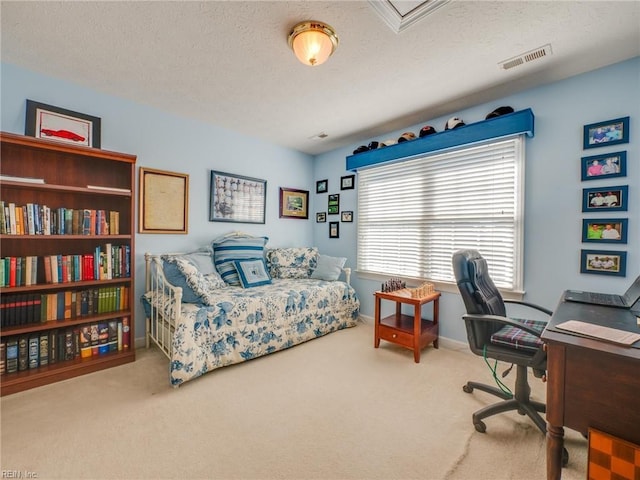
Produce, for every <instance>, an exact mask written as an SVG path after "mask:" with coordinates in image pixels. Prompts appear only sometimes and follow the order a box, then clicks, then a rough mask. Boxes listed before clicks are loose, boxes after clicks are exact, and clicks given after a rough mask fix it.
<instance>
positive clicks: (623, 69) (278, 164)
mask: <svg viewBox="0 0 640 480" xmlns="http://www.w3.org/2000/svg"><path fill="white" fill-rule="evenodd" d="M0 74H1V77H0V79H1V82H2V83H1V102H2V112H1V119H0V121H1V123H0V128H1V129H2V130H3V131H8V132H14V133H23V132H24V117H25V99H27V98H28V99H32V100H36V101H39V102H43V103H48V104H52V105H57V106H60V107H64V108H67V109H70V110H75V111H79V112H84V113H87V114H91V115H95V116H98V117H100V118H101V119H102V148H104V149H109V150H115V151H121V152H125V153H131V154H135V155H137V156H138V166H144V167H149V168H158V169H164V170H171V171H176V172H181V173H187V174H189V176H190V195H189V211H190V214H189V234H188V235H140V234H139V235H136V262H137V266H136V297H139V295H140V294H141V293H142V287H143V280H142V279H143V261H142V255H143V253H144V252H145V251H152V252H165V251H184V250H187V249H191V248H196V247H198V246H201V245H204V244H206V243H208V242H209V241H210V240H211V239H213V238H215V237H216V236H218V235H221V234H224V233H227V232H229V231H233V230H242V231H245V232H248V233H252V234H255V235H267V236H268V237H269V238H270V242H269V245H270V246H293V245H296V246H297V245H316V246H318V247H319V249H320V251H321V252H323V253H326V254H329V255H340V256H347V257H348V263H347V266H351V267H355V263H356V237H355V232H356V222H357V219H358V213H357V208H356V192H357V190H342V191H341V190H340V177H341V176H343V175H347V174H349V173H350V172H347V171H346V170H345V158H346V156H348V155H350V154H351V152H352V150H353V149H354V148H355V147H357V146H358V145H359V144H367V143H368V142H369V141H370V140H373V139H369V138H365V139H362V141H361V142H358V145H356V144H354V145H350V146H349V147H346V148H342V149H337V150H334V151H332V152H329V153H326V154H323V155H319V156H317V157H316V158H315V159H314V158H313V157H310V156H308V155H305V154H302V153H300V152H296V151H293V150H289V149H285V148H281V147H277V146H274V145H271V144H269V143H266V142H263V141H261V140H258V139H255V138H251V137H247V136H243V135H239V134H237V133H234V132H230V131H227V130H224V129H222V128H218V127H216V126H212V125H208V124H204V123H202V122H196V121H193V120H190V119H186V118H181V117H178V116H175V115H171V114H168V113H166V112H162V111H158V110H156V109H153V108H151V107H148V106H145V105H140V104H137V103H134V102H130V101H127V100H123V99H120V98H116V97H112V96H108V95H104V94H101V93H99V92H95V91H91V90H87V89H85V88H82V87H79V86H78V85H74V84H72V83H68V82H64V81H60V80H57V79H53V78H49V77H45V76H42V75H39V74H36V73H33V72H30V71H27V70H24V69H21V68H18V67H16V66H13V65H8V64H2V71H1V72H0ZM500 105H511V106H513V107H514V108H515V109H516V110H521V109H524V108H531V109H532V110H533V112H534V114H535V117H536V124H535V129H536V135H535V137H534V138H533V139H528V140H527V144H526V156H527V160H526V161H527V165H526V206H525V289H526V291H527V294H526V299H527V300H530V301H532V302H536V303H540V304H543V305H547V306H549V307H553V306H554V305H555V304H556V303H557V301H558V298H559V295H560V293H561V292H562V290H564V289H566V288H583V289H590V290H599V291H609V292H621V291H623V290H624V289H625V288H626V287H627V285H628V284H629V283H630V282H631V280H632V279H633V278H635V277H636V276H637V275H638V274H640V252H639V250H640V249H639V245H640V208H639V207H638V205H639V203H640V198H639V195H640V193H639V192H638V190H639V188H638V186H639V185H640V158H639V157H640V155H639V153H640V148H639V147H638V144H639V141H640V58H635V59H632V60H630V61H627V62H623V63H620V64H617V65H613V66H611V67H607V68H603V69H600V70H597V71H594V72H590V73H587V74H583V75H580V76H577V77H573V78H571V79H568V80H564V81H561V82H557V83H554V84H551V85H548V86H544V87H540V88H535V89H531V90H528V91H525V92H523V93H520V94H517V95H512V96H509V97H506V98H503V99H501V100H499V101H496V102H492V103H490V104H481V105H477V106H475V107H473V108H470V109H467V110H464V111H461V112H451V115H447V116H446V117H439V118H435V119H433V118H425V121H424V122H422V123H421V124H418V125H413V126H407V127H406V128H404V129H402V130H399V131H396V132H390V133H389V135H385V136H384V138H378V140H384V139H386V138H397V137H398V136H399V135H400V134H401V133H402V132H404V131H414V132H417V131H418V130H419V129H420V127H422V126H423V125H425V124H431V125H434V126H435V127H436V128H437V130H438V131H441V130H442V129H443V126H444V123H445V122H446V120H447V118H448V117H449V116H453V115H457V116H460V117H461V118H462V119H463V120H465V121H466V122H467V123H473V122H476V121H480V120H482V119H484V117H485V115H486V114H487V113H488V112H490V111H491V110H493V109H494V108H495V107H497V106H500ZM627 115H628V116H630V117H631V127H630V130H631V132H630V138H631V142H630V143H629V144H627V145H622V146H618V147H619V148H614V147H605V148H599V149H592V150H589V151H584V150H583V149H582V126H583V125H584V124H588V123H593V122H598V121H602V120H608V119H612V118H617V117H623V116H627ZM617 150H626V151H627V152H628V157H627V158H628V175H627V177H625V178H617V179H612V180H597V181H590V182H581V181H580V158H581V157H582V156H588V155H595V154H598V153H606V152H609V151H617ZM212 169H213V170H221V171H229V172H232V173H236V174H239V175H248V176H253V177H258V178H264V179H266V180H267V182H268V187H267V223H266V225H251V224H226V223H213V222H209V221H208V191H209V180H208V177H209V171H210V170H212ZM322 179H328V180H329V193H339V194H340V201H341V206H340V208H341V210H353V211H354V212H355V222H354V223H340V238H339V239H329V238H328V237H329V233H328V230H329V223H328V222H329V221H332V220H338V219H339V216H328V217H327V220H328V221H327V223H322V224H318V223H315V213H316V212H320V211H326V210H327V208H326V203H327V194H315V181H317V180H322ZM607 185H629V196H630V202H629V211H628V212H621V213H615V214H604V215H603V214H601V215H597V216H605V217H606V216H611V217H613V216H616V217H626V218H628V219H629V243H628V245H619V246H612V247H610V246H609V245H607V244H582V243H581V223H582V218H586V217H588V216H591V217H595V215H593V214H583V213H582V212H581V198H582V189H583V188H591V187H598V186H607ZM279 187H290V188H299V189H304V190H309V191H310V192H311V195H310V210H309V212H310V219H309V221H304V220H293V219H280V218H278V188H279ZM594 246H595V247H596V248H600V247H602V249H620V250H626V251H627V252H628V257H627V276H626V278H619V277H604V276H599V275H584V274H580V273H579V261H580V249H581V248H590V247H594ZM352 283H353V284H354V286H355V287H356V290H357V291H358V294H359V296H360V298H361V301H362V313H363V314H364V315H366V316H373V291H374V290H376V289H377V288H379V283H380V282H379V281H371V280H365V279H361V278H358V275H357V274H356V273H354V275H353V276H352ZM427 311H428V310H427ZM462 313H463V308H462V302H461V300H460V297H459V296H458V295H456V294H448V293H445V294H443V297H442V300H441V308H440V314H441V317H440V318H441V335H442V336H445V337H448V338H452V339H455V340H460V341H464V340H465V333H464V327H463V325H462V321H461V320H460V317H461V315H462ZM143 334H144V320H143V314H142V311H141V310H140V308H139V307H137V311H136V337H138V338H141V337H142V336H143Z"/></svg>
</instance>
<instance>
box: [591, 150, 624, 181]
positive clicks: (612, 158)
mask: <svg viewBox="0 0 640 480" xmlns="http://www.w3.org/2000/svg"><path fill="white" fill-rule="evenodd" d="M580 161H581V171H582V181H583V182H584V181H585V180H600V179H601V178H610V177H626V176H627V152H626V151H625V152H614V153H607V154H605V155H594V156H592V157H582V159H581V160H580Z"/></svg>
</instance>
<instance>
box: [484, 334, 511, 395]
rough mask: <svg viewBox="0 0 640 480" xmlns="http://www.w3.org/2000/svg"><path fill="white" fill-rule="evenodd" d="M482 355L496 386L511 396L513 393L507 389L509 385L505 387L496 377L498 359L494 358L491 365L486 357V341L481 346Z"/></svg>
mask: <svg viewBox="0 0 640 480" xmlns="http://www.w3.org/2000/svg"><path fill="white" fill-rule="evenodd" d="M482 356H483V358H484V363H486V364H487V366H488V367H489V370H491V375H492V376H493V379H494V380H495V382H496V384H497V385H498V387H499V388H500V390H502V391H503V392H504V393H506V394H507V395H509V396H511V397H513V393H512V392H511V390H509V387H507V386H506V385H505V384H504V383H502V380H500V379H499V378H498V374H497V373H496V369H497V367H498V360H494V364H493V367H492V366H491V364H490V363H489V360H488V359H487V344H486V343H485V344H484V345H483V347H482Z"/></svg>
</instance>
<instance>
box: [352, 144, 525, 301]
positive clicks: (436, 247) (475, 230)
mask: <svg viewBox="0 0 640 480" xmlns="http://www.w3.org/2000/svg"><path fill="white" fill-rule="evenodd" d="M523 166H524V148H523V140H522V136H521V135H518V136H517V137H512V138H509V139H507V140H500V141H493V142H490V143H485V144H482V145H475V146H473V147H466V148H462V149H459V150H455V151H450V152H446V153H440V154H431V155H427V156H423V157H420V158H415V159H411V160H406V161H401V162H397V163H393V164H387V165H382V166H375V167H371V168H368V169H364V170H360V171H358V258H357V268H358V271H360V272H368V273H374V274H382V275H391V276H401V277H407V278H417V279H428V280H431V281H439V282H455V279H454V277H453V270H452V267H451V257H452V255H453V253H454V252H455V251H457V250H459V249H461V248H474V249H476V250H478V251H479V252H480V253H481V254H482V255H483V256H484V257H485V258H486V259H487V262H488V263H489V266H490V272H491V277H492V279H493V281H494V282H495V284H496V286H498V287H499V288H503V289H506V290H514V291H520V290H522V268H521V266H522V229H523V224H522V211H523V198H524V195H523V193H524V192H523V189H524V184H523V177H524V175H523V172H524V170H523Z"/></svg>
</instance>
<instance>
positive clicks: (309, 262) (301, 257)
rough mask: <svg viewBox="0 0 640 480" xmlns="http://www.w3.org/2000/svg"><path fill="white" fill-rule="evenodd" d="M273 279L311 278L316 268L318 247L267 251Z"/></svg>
mask: <svg viewBox="0 0 640 480" xmlns="http://www.w3.org/2000/svg"><path fill="white" fill-rule="evenodd" d="M267 261H268V262H269V273H270V274H271V277H272V278H309V276H310V275H311V272H312V271H313V270H314V269H315V268H316V263H317V261H318V249H317V248H316V247H291V248H271V249H269V250H267Z"/></svg>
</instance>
